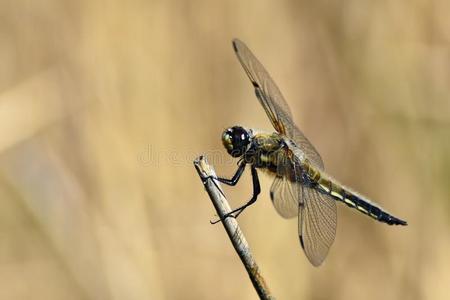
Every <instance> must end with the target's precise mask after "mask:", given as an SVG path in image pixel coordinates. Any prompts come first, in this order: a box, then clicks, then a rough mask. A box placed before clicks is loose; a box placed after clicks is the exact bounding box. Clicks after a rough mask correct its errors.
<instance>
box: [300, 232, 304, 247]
mask: <svg viewBox="0 0 450 300" xmlns="http://www.w3.org/2000/svg"><path fill="white" fill-rule="evenodd" d="M300 245H302V248H303V249H305V245H304V244H303V237H302V236H301V235H300Z"/></svg>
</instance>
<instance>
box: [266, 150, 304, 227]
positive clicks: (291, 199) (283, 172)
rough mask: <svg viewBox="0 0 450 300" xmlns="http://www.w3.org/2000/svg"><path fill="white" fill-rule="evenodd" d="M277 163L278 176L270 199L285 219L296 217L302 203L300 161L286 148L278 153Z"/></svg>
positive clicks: (271, 190) (273, 184) (271, 189)
mask: <svg viewBox="0 0 450 300" xmlns="http://www.w3.org/2000/svg"><path fill="white" fill-rule="evenodd" d="M276 161H277V176H276V177H275V179H274V181H273V183H272V186H271V187H270V198H271V199H272V203H273V205H274V207H275V209H276V211H277V212H278V213H279V214H280V215H281V216H282V217H283V218H292V217H296V216H298V208H299V205H300V203H301V202H302V198H301V196H302V188H301V185H300V182H301V167H300V160H298V159H297V158H296V157H295V155H294V152H293V151H292V150H291V149H289V148H284V149H280V151H278V152H277V157H276Z"/></svg>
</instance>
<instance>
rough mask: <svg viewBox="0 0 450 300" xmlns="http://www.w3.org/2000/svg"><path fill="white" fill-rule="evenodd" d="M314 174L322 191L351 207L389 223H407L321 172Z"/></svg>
mask: <svg viewBox="0 0 450 300" xmlns="http://www.w3.org/2000/svg"><path fill="white" fill-rule="evenodd" d="M314 175H315V177H316V178H314V179H315V181H316V182H317V187H318V188H319V190H320V191H321V192H322V193H325V194H328V195H330V196H331V197H333V198H334V199H336V200H338V201H341V202H343V203H345V204H346V205H347V206H349V207H352V208H355V209H357V210H358V211H360V212H362V213H363V214H366V215H368V216H370V217H371V218H373V219H375V220H377V221H380V222H383V223H386V224H389V225H406V222H405V221H403V220H400V219H398V218H396V217H394V216H392V215H390V214H389V213H387V212H385V211H383V210H382V209H381V208H380V207H378V206H376V205H374V204H372V203H370V202H368V201H366V200H364V199H363V198H361V197H360V196H358V195H356V194H354V193H353V192H351V191H348V190H346V189H345V188H344V187H342V186H341V185H339V184H336V183H333V182H332V181H331V180H329V179H327V178H323V177H322V176H320V174H319V172H317V173H316V174H314ZM312 179H313V178H312ZM314 179H313V180H314Z"/></svg>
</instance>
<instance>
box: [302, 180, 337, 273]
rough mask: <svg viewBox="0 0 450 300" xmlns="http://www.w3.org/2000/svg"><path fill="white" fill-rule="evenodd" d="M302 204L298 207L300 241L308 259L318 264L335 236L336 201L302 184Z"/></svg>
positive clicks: (325, 254)
mask: <svg viewBox="0 0 450 300" xmlns="http://www.w3.org/2000/svg"><path fill="white" fill-rule="evenodd" d="M302 191H303V192H302V194H303V196H302V197H303V202H302V203H304V205H301V206H300V207H299V215H298V217H299V218H298V232H299V236H300V243H301V245H302V248H303V250H304V251H305V254H306V256H307V257H308V259H309V261H310V262H311V263H312V264H313V265H314V266H316V267H317V266H319V265H321V264H322V262H323V261H324V259H325V257H326V256H327V254H328V251H329V250H330V247H331V245H332V244H333V242H334V238H335V236H336V226H337V212H336V202H335V201H334V200H333V198H331V197H330V196H329V195H326V194H322V193H320V192H319V191H317V190H316V189H314V188H311V187H307V186H304V185H303V186H302Z"/></svg>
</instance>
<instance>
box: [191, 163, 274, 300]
mask: <svg viewBox="0 0 450 300" xmlns="http://www.w3.org/2000/svg"><path fill="white" fill-rule="evenodd" d="M194 166H195V168H196V169H197V172H198V174H199V176H200V178H201V180H202V182H203V184H204V186H205V188H206V191H207V192H208V195H209V197H210V198H211V201H212V203H213V205H214V207H215V208H216V211H217V214H218V216H219V217H220V218H223V216H224V215H225V214H227V213H228V212H230V211H231V208H230V205H229V204H228V201H227V199H226V198H225V196H224V194H223V191H222V189H221V187H220V185H219V183H218V182H217V181H215V180H213V178H215V177H216V173H215V172H214V169H213V168H212V167H211V166H210V165H209V164H208V162H207V161H206V159H205V158H204V157H203V156H200V157H199V158H197V159H196V160H194ZM222 224H223V226H224V227H225V230H226V232H227V234H228V237H229V238H230V240H231V243H232V244H233V247H234V249H235V250H236V252H237V254H238V255H239V257H240V259H241V261H242V263H243V264H244V266H245V269H246V270H247V273H248V275H249V276H250V280H251V281H252V284H253V286H254V288H255V289H256V292H257V293H258V295H259V298H260V299H271V300H273V299H275V298H274V297H273V296H272V295H271V294H270V291H269V288H268V287H267V285H266V282H265V281H264V278H263V277H262V276H261V274H260V273H259V268H258V265H257V264H256V262H255V260H254V259H253V256H252V253H251V251H250V247H249V245H248V243H247V240H246V239H245V237H244V235H243V233H242V231H241V229H240V228H239V225H238V223H237V221H236V219H235V218H231V217H230V218H226V219H225V220H224V221H223V222H222Z"/></svg>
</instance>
